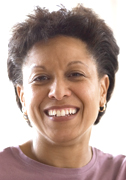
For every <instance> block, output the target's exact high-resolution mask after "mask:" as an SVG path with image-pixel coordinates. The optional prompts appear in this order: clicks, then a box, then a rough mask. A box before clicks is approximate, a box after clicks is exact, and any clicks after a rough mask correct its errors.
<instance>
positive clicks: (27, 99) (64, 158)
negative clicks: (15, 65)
mask: <svg viewBox="0 0 126 180" xmlns="http://www.w3.org/2000/svg"><path fill="white" fill-rule="evenodd" d="M26 60H27V63H26V64H25V65H24V67H23V77H24V78H23V86H20V85H18V86H17V92H18V95H19V97H20V101H21V103H22V107H23V111H24V113H25V114H27V115H28V117H29V119H30V121H31V123H32V126H33V128H34V130H35V136H34V138H33V139H32V140H31V141H29V142H26V143H25V144H23V145H21V146H20V148H21V150H22V151H23V152H24V154H26V155H27V156H28V157H30V158H32V159H34V160H36V161H39V162H42V163H44V164H48V165H51V166H55V167H61V168H80V167H83V166H85V165H86V164H88V163H89V162H90V160H91V158H92V150H91V147H90V146H89V140H90V135H91V130H92V126H93V124H94V122H95V120H96V118H97V116H98V113H99V107H100V106H104V104H105V103H106V95H107V90H108V87H109V78H108V76H107V75H104V76H103V77H102V78H101V79H99V77H98V72H97V66H96V64H95V61H94V59H93V57H92V56H91V54H90V53H89V52H88V50H87V47H86V44H85V43H84V42H82V41H81V40H79V39H75V38H72V37H64V36H59V37H55V38H53V39H50V40H49V41H48V42H46V43H42V42H39V43H36V44H35V45H34V46H33V47H32V48H31V50H30V51H29V52H28V54H27V57H26ZM58 111H60V114H59V112H58ZM67 111H69V114H67V113H68V112H67ZM53 113H54V114H55V113H56V114H55V115H53ZM64 113H66V114H64Z"/></svg>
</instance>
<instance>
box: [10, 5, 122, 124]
mask: <svg viewBox="0 0 126 180" xmlns="http://www.w3.org/2000/svg"><path fill="white" fill-rule="evenodd" d="M59 35H64V36H71V37H74V38H79V39H81V40H82V41H83V42H85V43H86V45H87V47H88V50H89V52H90V53H91V54H92V55H93V56H94V58H95V60H96V64H97V70H98V75H99V77H103V75H105V74H107V75H108V76H109V80H110V86H109V89H108V93H107V102H108V101H109V100H110V98H111V94H112V92H113V89H114V85H115V73H116V72H117V70H118V60H117V56H118V54H119V47H118V45H117V43H116V40H115V38H114V36H113V32H112V30H111V29H110V28H109V27H108V26H107V25H106V23H105V22H104V20H102V19H100V18H99V17H98V15H97V14H95V13H94V12H93V10H91V9H89V8H85V7H83V6H82V5H81V4H79V5H78V6H77V7H75V8H73V9H72V10H67V9H66V8H65V7H64V6H60V8H59V10H58V11H53V12H49V10H48V9H46V8H41V7H39V6H37V7H36V8H35V9H34V13H33V14H30V15H28V17H27V19H26V20H25V21H24V22H22V23H18V24H16V25H15V26H14V27H13V28H12V36H11V38H10V41H9V45H8V60H7V69H8V76H9V79H10V80H11V81H12V82H13V85H14V88H15V93H16V101H17V104H18V106H19V108H20V110H21V111H22V105H21V102H20V99H19V97H18V95H17V91H16V86H17V84H19V85H23V75H22V66H23V64H24V61H25V57H26V55H27V52H28V51H29V50H30V48H31V47H32V46H33V45H34V44H35V43H37V42H39V41H47V40H48V39H50V38H53V37H56V36H59ZM103 114H104V113H102V112H99V114H98V117H97V119H96V121H95V123H94V124H97V123H98V122H99V120H100V118H101V117H102V115H103Z"/></svg>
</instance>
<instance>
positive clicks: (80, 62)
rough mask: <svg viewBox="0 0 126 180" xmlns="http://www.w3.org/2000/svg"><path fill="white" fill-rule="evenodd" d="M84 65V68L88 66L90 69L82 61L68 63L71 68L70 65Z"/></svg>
mask: <svg viewBox="0 0 126 180" xmlns="http://www.w3.org/2000/svg"><path fill="white" fill-rule="evenodd" d="M78 63H79V64H82V65H84V66H86V67H87V68H88V65H86V64H85V63H83V62H82V61H72V62H70V63H68V65H67V66H70V65H72V64H78Z"/></svg>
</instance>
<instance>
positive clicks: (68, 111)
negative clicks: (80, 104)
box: [45, 108, 79, 117]
mask: <svg viewBox="0 0 126 180" xmlns="http://www.w3.org/2000/svg"><path fill="white" fill-rule="evenodd" d="M78 111H79V109H78V108H64V109H49V110H46V111H45V113H46V115H47V116H49V117H65V116H71V115H75V114H76V113H77V112H78Z"/></svg>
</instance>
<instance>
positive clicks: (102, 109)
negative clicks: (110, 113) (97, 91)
mask: <svg viewBox="0 0 126 180" xmlns="http://www.w3.org/2000/svg"><path fill="white" fill-rule="evenodd" d="M105 110H106V104H104V106H103V107H100V109H99V112H104V111H105Z"/></svg>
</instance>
